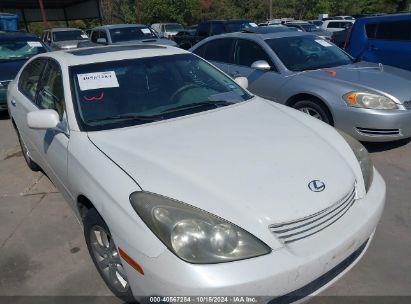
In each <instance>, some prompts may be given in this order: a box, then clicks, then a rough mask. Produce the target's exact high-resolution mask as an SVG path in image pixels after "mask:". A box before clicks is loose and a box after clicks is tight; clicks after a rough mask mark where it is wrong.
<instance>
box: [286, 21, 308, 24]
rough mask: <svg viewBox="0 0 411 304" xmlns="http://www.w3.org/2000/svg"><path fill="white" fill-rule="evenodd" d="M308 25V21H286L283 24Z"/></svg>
mask: <svg viewBox="0 0 411 304" xmlns="http://www.w3.org/2000/svg"><path fill="white" fill-rule="evenodd" d="M307 23H309V22H308V21H303V20H295V21H287V22H286V23H285V24H307Z"/></svg>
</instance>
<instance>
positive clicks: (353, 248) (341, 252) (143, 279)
mask: <svg viewBox="0 0 411 304" xmlns="http://www.w3.org/2000/svg"><path fill="white" fill-rule="evenodd" d="M384 203H385V183H384V181H383V179H382V177H381V176H380V174H379V173H378V172H377V171H375V172H374V180H373V183H372V185H371V187H370V190H369V192H368V194H367V196H366V197H365V198H363V199H359V200H357V201H356V203H355V204H354V205H353V206H352V207H351V209H350V210H349V211H348V212H347V213H346V214H345V215H344V217H342V218H341V219H340V220H339V221H337V222H335V223H334V224H332V225H331V226H329V227H328V228H327V229H324V230H323V231H321V232H319V233H317V234H316V235H313V236H311V237H308V238H306V239H303V240H300V241H297V242H294V243H291V244H289V245H284V247H282V248H280V249H277V250H273V251H272V252H271V253H270V254H267V255H265V256H261V257H257V258H251V259H248V260H242V261H236V262H229V263H221V264H213V265H194V264H189V263H186V262H184V261H182V260H180V259H179V258H177V257H176V256H174V255H173V254H172V253H171V252H170V251H168V250H166V251H165V252H164V253H163V254H161V255H160V256H158V257H156V258H150V257H147V256H144V255H142V254H141V253H139V251H138V250H137V249H136V246H137V245H136V246H134V244H132V243H131V242H130V240H123V239H121V237H120V236H117V235H115V236H114V237H115V239H116V243H117V245H118V246H119V247H121V248H123V249H124V250H125V251H126V252H127V253H128V254H129V255H130V256H132V257H133V259H134V260H135V261H136V262H137V263H139V264H140V265H141V266H142V268H143V269H144V272H145V274H144V276H143V275H141V274H139V273H137V272H136V271H135V270H133V268H131V267H130V266H129V265H128V264H127V263H126V262H124V261H123V264H124V267H125V269H126V272H127V276H128V279H129V282H130V286H131V289H132V291H133V294H134V296H135V297H137V298H144V297H147V296H152V295H164V296H218V295H219V296H233V295H236V296H263V297H270V298H275V297H280V296H284V295H287V297H288V296H290V297H291V296H295V293H294V294H293V292H295V291H297V292H299V298H301V297H305V296H307V295H308V294H305V293H307V292H308V293H309V294H316V293H318V292H320V291H321V290H323V289H325V288H326V287H328V286H329V285H330V284H332V283H333V282H334V281H336V280H337V279H338V278H340V277H341V276H342V275H344V273H345V272H347V271H348V270H349V269H351V268H352V267H353V266H354V265H355V264H356V262H357V261H358V260H359V259H360V258H361V256H362V254H363V253H364V252H365V250H366V248H367V245H368V243H369V241H370V239H371V238H372V235H373V233H374V231H375V228H376V226H377V223H378V221H379V219H380V217H381V214H382V211H383V208H384ZM267 229H268V227H267ZM273 237H274V235H273ZM350 257H351V258H350ZM341 265H342V266H341ZM337 270H338V271H337ZM330 273H331V274H333V275H330ZM327 274H328V275H327ZM324 277H327V278H328V279H326V280H324V279H321V278H324ZM319 280H320V281H321V282H322V283H321V284H318V282H319ZM313 282H314V283H313ZM310 283H313V284H311V285H310V286H311V287H309V288H307V286H308V285H309V284H310ZM313 286H314V287H313Z"/></svg>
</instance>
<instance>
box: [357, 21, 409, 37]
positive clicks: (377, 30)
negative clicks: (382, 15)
mask: <svg viewBox="0 0 411 304" xmlns="http://www.w3.org/2000/svg"><path fill="white" fill-rule="evenodd" d="M365 28H366V32H367V36H368V38H370V39H379V40H396V41H411V20H403V21H394V22H379V23H370V24H367V25H366V26H365Z"/></svg>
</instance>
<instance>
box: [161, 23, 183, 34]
mask: <svg viewBox="0 0 411 304" xmlns="http://www.w3.org/2000/svg"><path fill="white" fill-rule="evenodd" d="M165 28H166V31H167V32H180V31H184V27H183V26H182V25H181V24H178V23H170V24H166V25H165Z"/></svg>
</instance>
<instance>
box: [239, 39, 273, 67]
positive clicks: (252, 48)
mask: <svg viewBox="0 0 411 304" xmlns="http://www.w3.org/2000/svg"><path fill="white" fill-rule="evenodd" d="M258 60H265V61H267V62H268V64H269V65H271V66H273V63H272V61H271V59H270V57H268V55H267V53H266V52H265V51H264V50H263V48H262V47H261V46H260V45H258V44H257V43H255V42H254V41H250V40H245V39H239V40H238V43H237V47H236V52H235V59H234V62H235V64H238V65H242V66H247V67H250V66H251V65H252V64H253V63H254V62H255V61H258Z"/></svg>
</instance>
